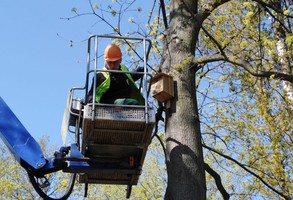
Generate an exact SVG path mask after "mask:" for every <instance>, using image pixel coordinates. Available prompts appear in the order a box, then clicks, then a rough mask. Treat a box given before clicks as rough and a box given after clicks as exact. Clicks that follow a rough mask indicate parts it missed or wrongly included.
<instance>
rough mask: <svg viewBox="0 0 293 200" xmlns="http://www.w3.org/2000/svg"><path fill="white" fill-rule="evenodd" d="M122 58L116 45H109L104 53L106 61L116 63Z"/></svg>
mask: <svg viewBox="0 0 293 200" xmlns="http://www.w3.org/2000/svg"><path fill="white" fill-rule="evenodd" d="M121 58H122V53H121V50H120V48H119V47H118V46H117V45H116V44H109V45H108V46H107V47H106V49H105V52H104V59H105V60H106V61H110V62H113V61H117V60H119V59H121Z"/></svg>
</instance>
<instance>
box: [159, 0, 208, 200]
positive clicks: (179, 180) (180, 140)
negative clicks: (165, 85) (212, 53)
mask: <svg viewBox="0 0 293 200" xmlns="http://www.w3.org/2000/svg"><path fill="white" fill-rule="evenodd" d="M196 6H197V1H193V0H187V1H184V2H183V1H180V0H174V1H170V24H169V27H168V29H167V31H166V35H165V45H164V47H165V49H164V55H163V58H162V62H161V70H162V72H164V73H167V74H170V75H172V76H173V78H174V87H175V97H174V98H173V100H172V106H171V109H169V110H168V111H167V113H166V114H167V116H166V118H167V120H166V149H167V173H168V186H167V189H166V194H165V199H198V200H201V199H206V184H205V171H204V160H203V151H202V144H201V132H200V123H199V117H198V108H197V101H196V92H195V72H196V68H195V67H194V66H193V63H192V60H193V56H194V52H195V46H196V39H197V38H198V33H199V30H200V26H199V23H196V21H195V20H194V16H195V13H193V12H196V10H197V9H196ZM191 10H192V11H193V12H191Z"/></svg>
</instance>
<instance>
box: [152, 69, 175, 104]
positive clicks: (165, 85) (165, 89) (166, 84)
mask: <svg viewBox="0 0 293 200" xmlns="http://www.w3.org/2000/svg"><path fill="white" fill-rule="evenodd" d="M151 90H152V96H153V97H154V98H155V99H157V100H158V101H159V102H166V101H168V100H170V99H171V98H172V97H174V85H173V77H172V76H170V75H168V74H164V73H159V74H157V75H156V76H155V77H154V78H153V80H152V86H151Z"/></svg>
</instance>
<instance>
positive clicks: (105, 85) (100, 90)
mask: <svg viewBox="0 0 293 200" xmlns="http://www.w3.org/2000/svg"><path fill="white" fill-rule="evenodd" d="M120 67H121V71H123V72H128V69H127V67H126V66H125V65H122V64H121V65H120ZM99 73H102V74H103V76H104V77H105V80H104V81H103V82H102V83H101V84H100V85H99V86H97V88H96V97H95V100H96V102H97V103H99V102H100V101H101V98H102V96H103V94H104V93H105V92H107V90H108V89H109V88H110V85H111V77H110V73H109V72H99ZM125 75H126V76H127V78H128V79H129V80H130V84H131V88H132V89H131V91H132V92H131V94H130V98H132V99H135V100H137V101H138V102H139V104H140V105H144V98H143V97H142V95H141V94H140V91H139V90H138V88H137V87H136V84H135V82H134V80H133V78H132V77H131V74H129V73H125Z"/></svg>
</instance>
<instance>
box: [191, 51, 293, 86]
mask: <svg viewBox="0 0 293 200" xmlns="http://www.w3.org/2000/svg"><path fill="white" fill-rule="evenodd" d="M216 61H226V62H229V63H231V64H234V65H237V66H239V67H242V68H243V69H245V70H246V71H247V72H248V73H250V74H251V75H253V76H255V77H262V78H274V79H280V80H283V81H288V82H290V83H293V75H290V74H285V73H281V72H277V71H259V72H258V71H256V67H254V66H252V65H251V64H250V63H249V62H248V61H245V60H242V59H239V58H237V57H235V56H234V55H231V54H225V55H221V54H215V55H210V56H205V57H201V58H196V59H195V60H194V63H196V64H205V63H210V62H216Z"/></svg>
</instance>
